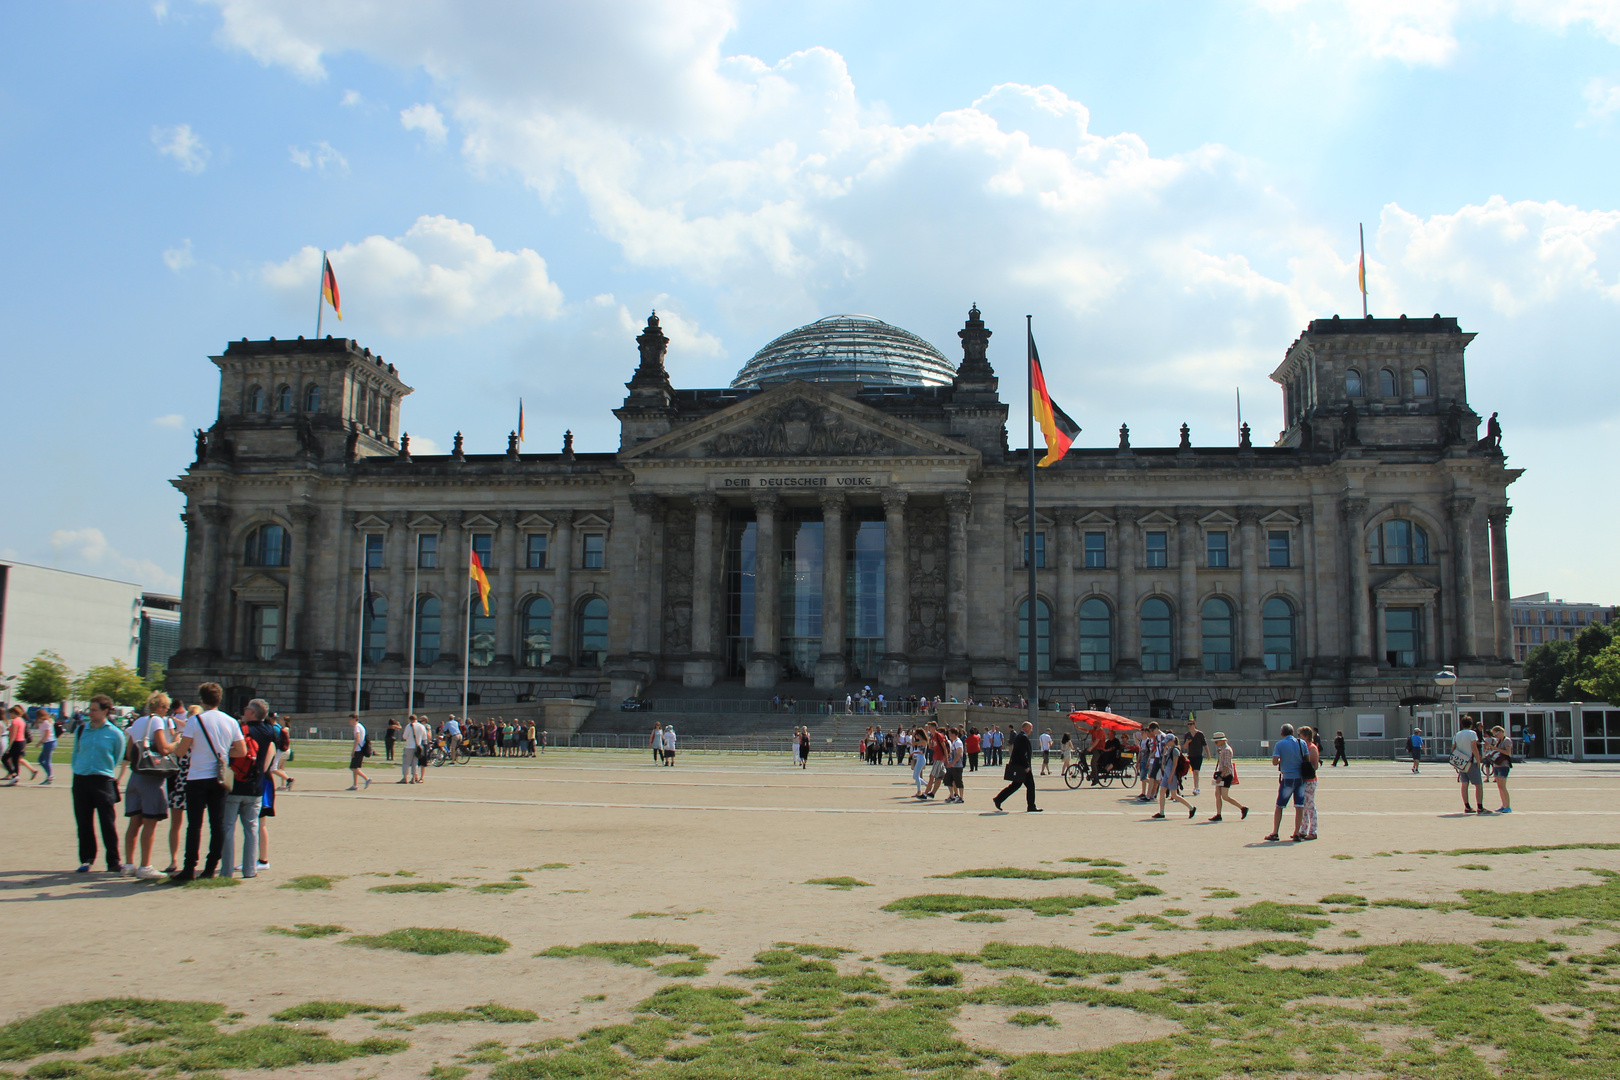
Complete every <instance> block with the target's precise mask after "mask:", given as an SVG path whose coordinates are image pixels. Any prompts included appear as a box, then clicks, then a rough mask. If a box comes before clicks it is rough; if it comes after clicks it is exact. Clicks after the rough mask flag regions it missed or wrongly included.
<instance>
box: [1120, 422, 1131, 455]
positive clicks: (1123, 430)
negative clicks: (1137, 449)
mask: <svg viewBox="0 0 1620 1080" xmlns="http://www.w3.org/2000/svg"><path fill="white" fill-rule="evenodd" d="M1119 448H1120V449H1121V450H1129V449H1130V448H1131V428H1130V425H1129V424H1121V425H1119Z"/></svg>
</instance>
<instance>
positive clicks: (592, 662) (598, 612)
mask: <svg viewBox="0 0 1620 1080" xmlns="http://www.w3.org/2000/svg"><path fill="white" fill-rule="evenodd" d="M576 640H577V641H578V642H579V663H580V666H581V667H601V666H602V665H603V664H605V663H606V662H607V649H608V607H607V601H606V600H603V599H602V598H601V597H600V596H593V597H592V598H591V599H589V600H587V601H585V603H583V604H581V605H580V608H579V633H578V634H577V635H576Z"/></svg>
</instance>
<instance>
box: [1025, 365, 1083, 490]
mask: <svg viewBox="0 0 1620 1080" xmlns="http://www.w3.org/2000/svg"><path fill="white" fill-rule="evenodd" d="M1029 366H1030V378H1031V380H1032V383H1033V387H1034V391H1035V392H1034V393H1033V394H1031V395H1030V407H1031V408H1033V409H1034V410H1035V422H1036V423H1037V424H1039V425H1040V426H1041V434H1043V435H1045V436H1046V456H1045V457H1043V458H1041V460H1039V461H1037V462H1036V463H1035V464H1037V465H1041V466H1046V465H1052V464H1055V463H1056V462H1058V461H1060V460H1062V458H1063V455H1064V454H1067V453H1068V452H1069V447H1070V446H1071V445H1072V444H1073V443H1074V437H1075V436H1076V435H1078V434H1080V425H1079V424H1077V423H1075V422H1074V421H1073V420H1071V419H1069V414H1068V413H1066V412H1064V411H1063V410H1062V409H1061V408H1059V407H1058V403H1057V402H1055V401H1053V400H1052V395H1051V394H1049V393H1047V391H1046V375H1045V374H1044V373H1043V372H1042V371H1041V354H1040V353H1039V352H1037V351H1036V349H1035V335H1034V334H1031V335H1030V336H1029Z"/></svg>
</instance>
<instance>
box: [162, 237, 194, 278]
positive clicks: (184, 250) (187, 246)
mask: <svg viewBox="0 0 1620 1080" xmlns="http://www.w3.org/2000/svg"><path fill="white" fill-rule="evenodd" d="M196 261H197V260H196V259H195V258H193V257H192V254H191V238H190V237H187V238H186V239H184V240H182V241H180V243H179V245H178V246H176V247H172V248H164V249H163V265H164V266H167V267H168V268H169V269H170V270H173V271H174V272H175V273H177V274H178V273H179V272H180V271H182V270H184V269H185V268H186V267H188V266H190V265H191V264H192V263H194V262H196Z"/></svg>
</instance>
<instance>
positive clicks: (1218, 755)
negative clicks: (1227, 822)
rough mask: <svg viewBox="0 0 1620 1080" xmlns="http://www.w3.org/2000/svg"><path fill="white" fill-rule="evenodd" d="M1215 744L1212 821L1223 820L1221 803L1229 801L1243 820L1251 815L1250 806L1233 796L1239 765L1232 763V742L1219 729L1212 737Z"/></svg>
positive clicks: (1239, 818)
mask: <svg viewBox="0 0 1620 1080" xmlns="http://www.w3.org/2000/svg"><path fill="white" fill-rule="evenodd" d="M1210 741H1211V742H1213V743H1214V744H1215V776H1214V783H1215V816H1214V817H1212V818H1210V819H1209V820H1211V821H1220V820H1221V803H1222V802H1229V803H1231V804H1232V805H1233V806H1235V807H1237V808H1238V811H1239V817H1238V820H1239V821H1242V820H1243V819H1244V818H1246V817H1248V816H1249V808H1248V807H1247V806H1244V805H1243V804H1242V803H1240V802H1238V801H1237V800H1236V799H1234V798H1232V794H1231V792H1232V788H1233V787H1235V786H1236V785H1237V782H1238V778H1237V767H1236V766H1235V765H1233V763H1232V744H1231V743H1229V742H1227V741H1226V732H1224V731H1217V732H1216V733H1215V734H1214V735H1212V736H1211V737H1210Z"/></svg>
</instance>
